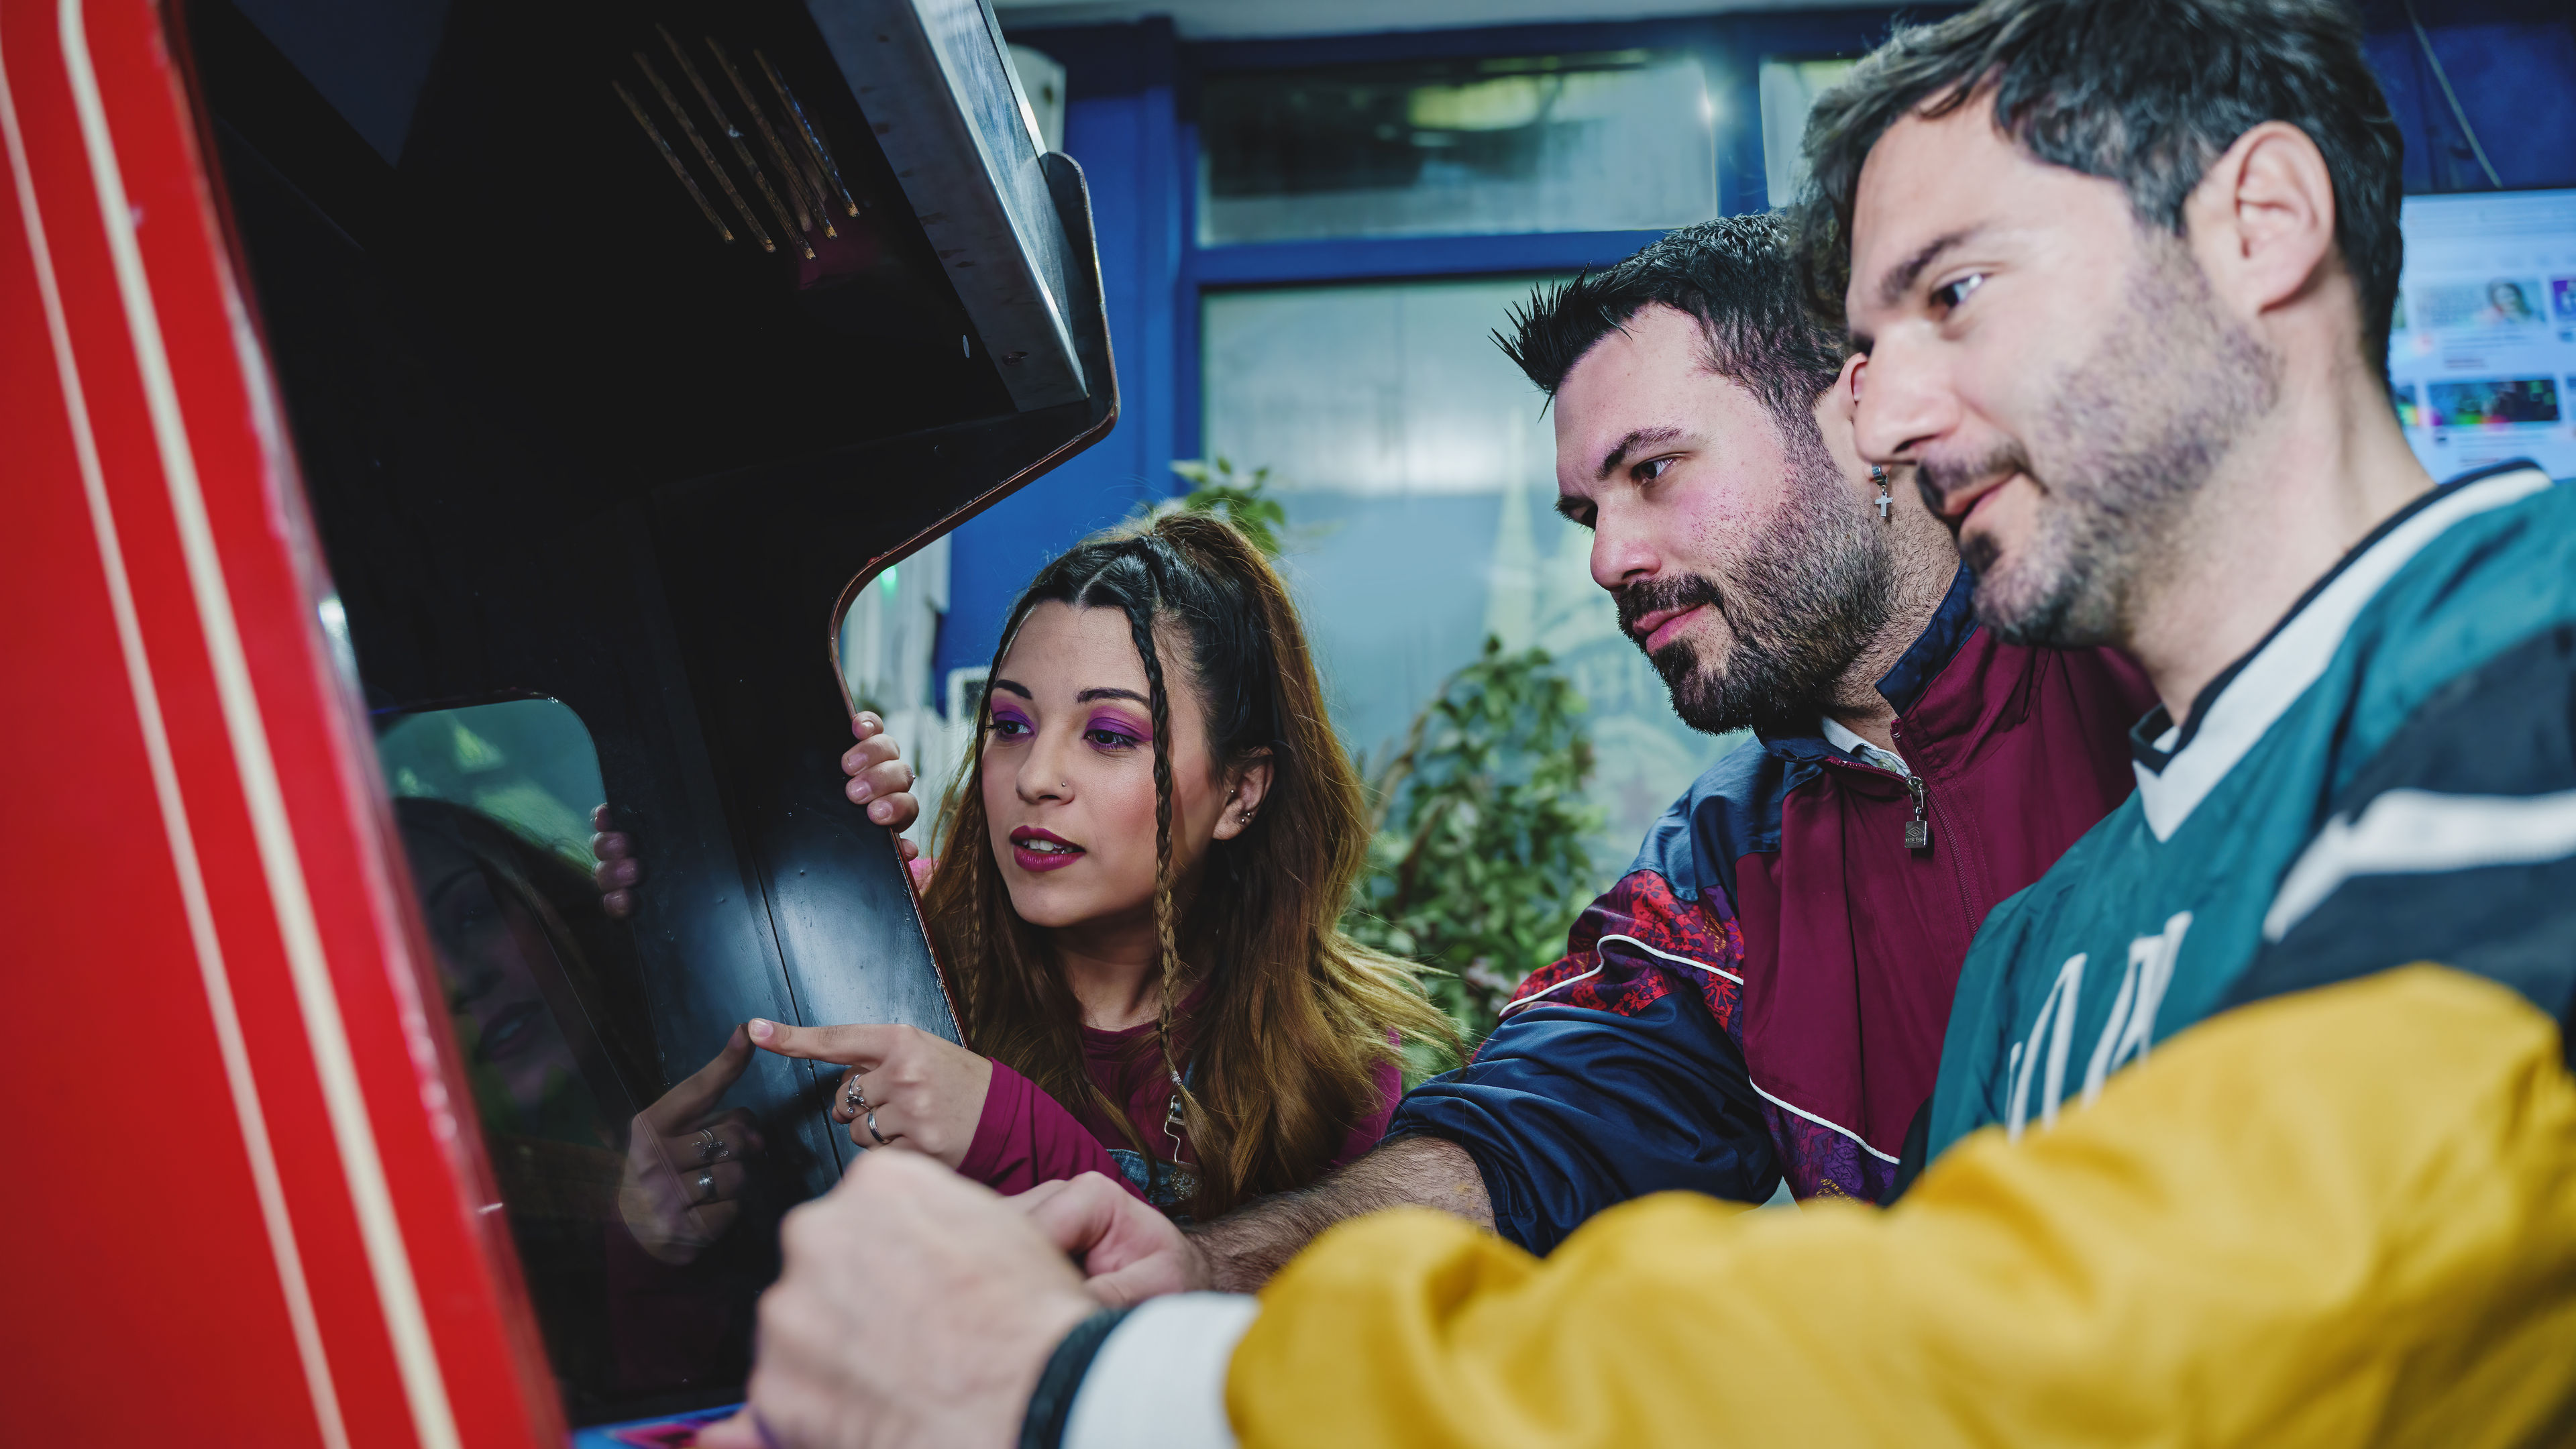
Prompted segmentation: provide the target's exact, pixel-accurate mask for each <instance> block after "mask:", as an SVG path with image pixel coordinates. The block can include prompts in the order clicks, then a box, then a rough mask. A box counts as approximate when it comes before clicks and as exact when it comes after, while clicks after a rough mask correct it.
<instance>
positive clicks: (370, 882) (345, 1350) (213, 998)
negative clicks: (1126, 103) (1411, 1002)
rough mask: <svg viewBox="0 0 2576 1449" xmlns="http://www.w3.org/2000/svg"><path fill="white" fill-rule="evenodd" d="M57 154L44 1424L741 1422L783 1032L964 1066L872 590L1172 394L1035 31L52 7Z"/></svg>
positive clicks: (13, 1229) (230, 1434)
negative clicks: (1055, 102) (1096, 227)
mask: <svg viewBox="0 0 2576 1449" xmlns="http://www.w3.org/2000/svg"><path fill="white" fill-rule="evenodd" d="M0 142H5V147H4V148H0V168H5V171H6V175H7V178H8V179H7V205H8V208H9V216H8V219H7V220H6V222H5V223H0V323H5V325H0V357H5V359H6V369H7V370H6V374H5V376H6V384H7V385H6V387H5V388H0V418H5V424H4V425H0V449H4V450H5V451H0V478H5V480H6V482H5V489H0V497H5V499H6V501H7V504H8V516H9V522H10V526H9V528H8V529H7V531H6V533H5V535H0V549H5V551H6V562H5V566H0V617H5V620H6V623H5V626H0V641H5V643H0V669H5V673H6V677H7V679H8V681H9V683H8V689H9V695H8V707H7V709H6V711H5V712H4V713H0V719H5V723H0V758H5V759H6V760H8V761H9V762H10V764H11V767H12V768H11V770H10V779H9V783H8V785H7V786H6V789H5V794H0V851H5V856H0V901H5V919H6V922H7V925H6V935H5V937H0V1022H5V1023H6V1024H7V1032H8V1043H9V1047H8V1051H7V1052H6V1054H5V1067H0V1071H5V1072H6V1074H7V1082H8V1085H9V1094H10V1096H11V1098H12V1100H15V1101H17V1102H19V1103H20V1104H21V1106H20V1111H19V1123H20V1132H19V1135H18V1138H17V1150H16V1151H15V1152H14V1153H12V1154H11V1156H12V1157H13V1158H14V1160H15V1165H16V1169H17V1170H16V1172H15V1174H14V1176H13V1179H12V1181H11V1183H10V1185H9V1186H8V1187H7V1188H6V1189H5V1190H0V1224H5V1228H6V1234H7V1241H8V1243H9V1244H10V1246H11V1247H12V1249H13V1252H12V1253H11V1255H10V1267H9V1269H8V1272H7V1286H6V1290H5V1296H0V1304H5V1310H6V1311H5V1313H0V1375H4V1376H5V1382H6V1385H7V1392H6V1394H5V1395H0V1442H5V1443H9V1444H27V1445H36V1444H66V1445H70V1444H78V1445H83V1446H107V1445H136V1446H141V1445H170V1444H201V1443H202V1444H223V1445H258V1446H294V1445H314V1446H324V1449H339V1446H343V1445H367V1446H374V1445H388V1446H390V1445H418V1446H420V1449H449V1446H456V1445H473V1446H485V1445H546V1446H558V1445H562V1444H563V1443H565V1442H566V1439H567V1436H568V1435H570V1434H574V1433H576V1432H577V1433H579V1434H580V1436H581V1437H582V1441H583V1442H585V1443H590V1442H603V1443H604V1442H645V1441H644V1440H642V1439H638V1438H636V1437H635V1436H634V1435H632V1434H630V1435H629V1436H628V1438H627V1439H625V1440H622V1441H621V1440H612V1439H611V1438H610V1437H609V1436H610V1435H611V1434H612V1433H613V1432H615V1431H614V1430H613V1429H611V1428H610V1427H609V1426H614V1425H618V1424H622V1423H629V1422H632V1421H636V1420H642V1419H651V1418H655V1417H668V1416H672V1415H680V1414H685V1413H688V1412H690V1411H695V1410H703V1409H707V1408H711V1407H714V1406H718V1405H721V1404H724V1403H726V1402H728V1401H730V1400H731V1399H734V1398H737V1397H738V1396H739V1392H740V1386H741V1383H742V1379H743V1376H744V1373H745V1371H746V1367H747V1364H748V1361H749V1353H750V1336H749V1335H750V1327H751V1321H752V1307H753V1304H754V1302H755V1301H756V1299H757V1297H758V1294H759V1292H760V1290H761V1288H762V1287H763V1286H764V1285H765V1283H766V1282H767V1281H768V1280H769V1278H770V1277H771V1276H772V1275H773V1274H774V1272H775V1228H776V1223H777V1219H778V1216H779V1214H781V1213H783V1212H784V1211H785V1210H786V1209H787V1208H788V1207H790V1206H792V1205H793V1204H794V1203H795V1202H797V1201H799V1200H801V1199H803V1198H805V1197H808V1196H811V1195H812V1194H814V1193H816V1192H819V1191H821V1190H823V1189H825V1188H827V1187H828V1186H829V1185H830V1184H831V1183H832V1182H833V1181H834V1180H835V1179H836V1178H837V1176H838V1175H839V1173H840V1171H841V1168H842V1165H843V1162H844V1160H845V1157H846V1155H847V1154H848V1153H849V1152H850V1151H851V1149H850V1147H849V1145H848V1143H847V1142H846V1141H845V1140H843V1139H842V1137H841V1136H840V1134H839V1132H838V1131H837V1130H836V1129H835V1128H834V1126H833V1124H832V1123H831V1122H830V1121H829V1120H828V1118H827V1117H826V1115H825V1103H826V1099H827V1097H828V1094H829V1092H830V1090H831V1088H832V1085H833V1084H832V1081H831V1080H830V1078H829V1077H828V1076H827V1075H818V1074H817V1073H815V1072H814V1071H813V1070H811V1069H810V1067H808V1066H807V1065H806V1064H802V1063H794V1062H788V1061H785V1060H781V1059H776V1058H769V1057H766V1056H763V1055H760V1054H753V1055H752V1057H751V1059H749V1060H748V1061H742V1060H740V1059H738V1058H736V1059H727V1058H725V1057H724V1055H723V1054H724V1049H725V1047H726V1043H727V1040H728V1037H729V1035H730V1033H731V1031H732V1028H733V1026H734V1024H735V1023H738V1022H740V1021H741V1020H743V1019H744V1018H746V1017H749V1016H753V1015H760V1016H767V1017H772V1018H777V1019H783V1020H789V1021H806V1022H826V1021H858V1020H873V1021H902V1022H910V1023H912V1024H915V1025H919V1026H922V1027H924V1028H926V1029H929V1030H935V1031H942V1032H946V1033H949V1034H951V1035H952V1036H953V1035H954V1032H955V1026H954V1024H953V1020H952V1018H951V1014H950V1012H949V1010H948V1008H947V1005H946V999H945V995H944V993H943V991H942V988H941V983H940V979H939V976H938V973H937V969H936V967H935V965H934V963H933V962H932V960H931V958H930V954H929V951H928V948H927V946H926V943H925V941H924V938H923V934H922V930H921V925H920V920H919V917H918V914H917V912H916V909H915V905H914V900H913V896H912V893H911V890H910V888H909V886H908V884H907V881H906V879H905V876H904V873H903V870H902V868H901V866H900V864H899V862H898V860H897V858H896V853H895V849H894V845H893V842H892V840H891V839H890V837H889V836H888V835H887V834H886V832H885V831H883V830H882V829H879V828H877V827H875V826H873V825H871V824H869V823H868V822H867V821H866V820H865V819H864V818H863V817H862V816H861V814H860V813H859V812H858V811H857V810H856V809H855V808H854V807H851V806H850V805H848V804H847V803H846V802H845V801H844V800H843V799H842V797H841V783H842V782H841V777H840V772H839V769H838V768H837V763H836V762H837V758H838V755H839V753H840V752H841V750H842V749H843V748H845V747H846V746H847V744H848V742H849V735H848V711H849V709H850V701H849V698H848V695H847V693H846V691H845V689H844V687H843V685H842V683H841V674H840V670H839V667H838V660H837V658H836V652H835V651H836V644H835V641H836V639H837V637H838V624H839V620H840V615H841V611H842V610H843V609H844V608H846V607H847V606H848V603H849V600H850V599H851V598H852V596H853V595H854V593H855V592H856V591H857V590H858V589H860V588H861V587H863V586H865V585H866V584H867V583H868V582H869V581H870V580H871V579H872V578H874V577H876V576H877V575H878V574H879V573H880V572H881V571H882V570H884V569H886V568H888V567H889V566H891V565H892V564H893V563H894V562H895V561H897V560H900V559H902V558H904V557H906V556H907V555H908V554H910V553H911V552H912V551H913V550H915V549H917V548H919V547H920V546H921V545H922V544H923V543H924V542H926V541H928V540H930V539H933V538H935V537H937V536H938V535H939V534H940V533H942V532H944V531H945V530H947V529H949V528H952V527H954V526H955V525H956V524H957V523H958V522H959V521H960V520H962V519H964V518H966V517H968V516H970V515H971V514H973V513H974V512H975V511H977V510H978V509H980V508H983V507H985V506H987V505H989V504H990V503H992V502H993V501H994V500H996V499H998V498H1000V497H1001V496H1003V495H1004V494H1006V493H1008V492H1009V491H1010V490H1011V489H1012V488H1014V487H1016V486H1017V485H1019V484H1020V483H1022V482H1025V481H1026V480H1027V479H1029V478H1031V477H1034V476H1035V475H1037V474H1038V473H1040V472H1042V471H1044V470H1045V469H1046V468H1048V467H1049V466H1051V465H1052V464H1053V463H1055V462H1057V461H1058V460H1060V459H1062V458H1064V457H1066V456H1068V455H1070V454H1071V453H1073V452H1074V451H1076V450H1078V449H1080V448H1081V447H1083V446H1085V445H1086V444H1087V443H1089V442H1091V441H1092V440H1094V439H1096V438H1098V437H1099V436H1100V435H1101V434H1103V433H1104V432H1106V431H1107V429H1108V428H1109V426H1110V424H1111V422H1112V421H1113V419H1114V418H1115V416H1116V411H1117V405H1116V385H1115V382H1114V379H1113V376H1112V372H1111V364H1110V358H1109V349H1108V341H1107V337H1106V334H1105V330H1104V323H1103V320H1102V314H1101V309H1100V299H1099V281H1098V268H1097V263H1096V260H1095V258H1094V255H1093V252H1092V236H1091V226H1090V219H1089V214H1088V210H1087V204H1086V201H1085V196H1084V191H1083V186H1082V181H1081V177H1080V174H1079V172H1078V171H1077V170H1076V169H1075V168H1074V166H1073V164H1072V163H1071V162H1069V161H1067V160H1066V159H1065V158H1063V157H1061V156H1053V155H1042V154H1040V148H1039V144H1038V143H1037V141H1036V140H1035V130H1034V127H1033V125H1032V124H1031V123H1030V121H1029V119H1028V113H1027V107H1026V105H1025V103H1024V101H1023V100H1022V98H1021V97H1020V95H1019V93H1018V89H1017V86H1016V84H1015V82H1014V81H1013V79H1012V77H1011V74H1010V71H1009V68H1008V66H1007V63H1006V61H1005V59H1004V54H1003V51H1002V48H1001V42H1000V38H999V31H998V29H997V28H996V27H995V25H994V23H993V19H992V16H991V14H990V12H989V11H988V10H987V9H985V8H984V7H983V5H982V4H981V3H980V0H724V3H715V0H624V3H607V0H165V3H157V4H156V3H154V0H0ZM601 801H605V802H607V803H608V804H609V806H610V808H611V813H612V816H613V819H614V822H615V824H616V826H617V828H619V829H621V830H624V831H626V832H628V833H629V834H630V835H632V837H633V838H634V839H635V841H636V842H637V844H638V849H639V852H640V855H641V859H642V863H643V869H644V881H643V885H642V886H641V887H640V889H639V892H638V900H637V904H636V907H635V910H634V912H633V914H632V916H631V917H628V918H625V919H614V918H611V916H610V915H609V914H608V913H607V912H606V911H605V910H603V909H602V907H601V903H600V901H599V899H598V896H597V893H596V891H595V889H594V888H592V887H591V886H590V885H589V883H588V881H587V877H586V875H585V870H586V866H587V862H586V859H585V858H584V854H583V852H584V851H585V850H586V844H585V842H586V840H587V835H588V831H589V828H590V827H589V824H588V822H587V820H586V819H585V818H584V817H585V816H586V814H587V811H588V810H589V808H590V807H591V806H593V805H595V804H598V803H599V802H601ZM728 1060H731V1061H732V1063H733V1064H732V1065H730V1066H729V1065H728V1064H727V1063H728ZM639 1123H642V1124H647V1125H649V1126H650V1128H651V1129H652V1130H650V1131H646V1130H643V1129H641V1128H639V1127H638V1125H637V1124H639ZM709 1124H731V1125H730V1126H729V1127H726V1128H725V1129H724V1133H723V1135H719V1134H718V1133H717V1132H716V1131H714V1130H709V1131H703V1132H702V1131H700V1130H698V1129H700V1128H701V1127H708V1126H709Z"/></svg>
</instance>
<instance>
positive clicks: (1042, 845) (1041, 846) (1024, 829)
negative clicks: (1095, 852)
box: [1011, 825, 1082, 872]
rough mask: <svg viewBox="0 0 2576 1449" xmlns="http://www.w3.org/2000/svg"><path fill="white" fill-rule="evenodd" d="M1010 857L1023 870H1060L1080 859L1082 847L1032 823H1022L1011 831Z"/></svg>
mask: <svg viewBox="0 0 2576 1449" xmlns="http://www.w3.org/2000/svg"><path fill="white" fill-rule="evenodd" d="M1011 858H1012V859H1013V860H1015V861H1017V862H1019V866H1020V869H1022V870H1025V871H1039V872H1043V871H1050V870H1062V869H1063V868H1065V867H1066V866H1068V865H1071V864H1073V863H1074V862H1075V861H1077V860H1080V859H1082V847H1081V846H1079V845H1076V844H1074V843H1073V842H1072V841H1070V840H1067V839H1065V838H1064V837H1063V836H1061V835H1058V834H1056V833H1055V832H1054V831H1052V830H1041V829H1039V828H1038V827H1036V826H1034V825H1023V826H1020V827H1018V828H1017V829H1015V830H1013V831H1012V832H1011Z"/></svg>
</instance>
